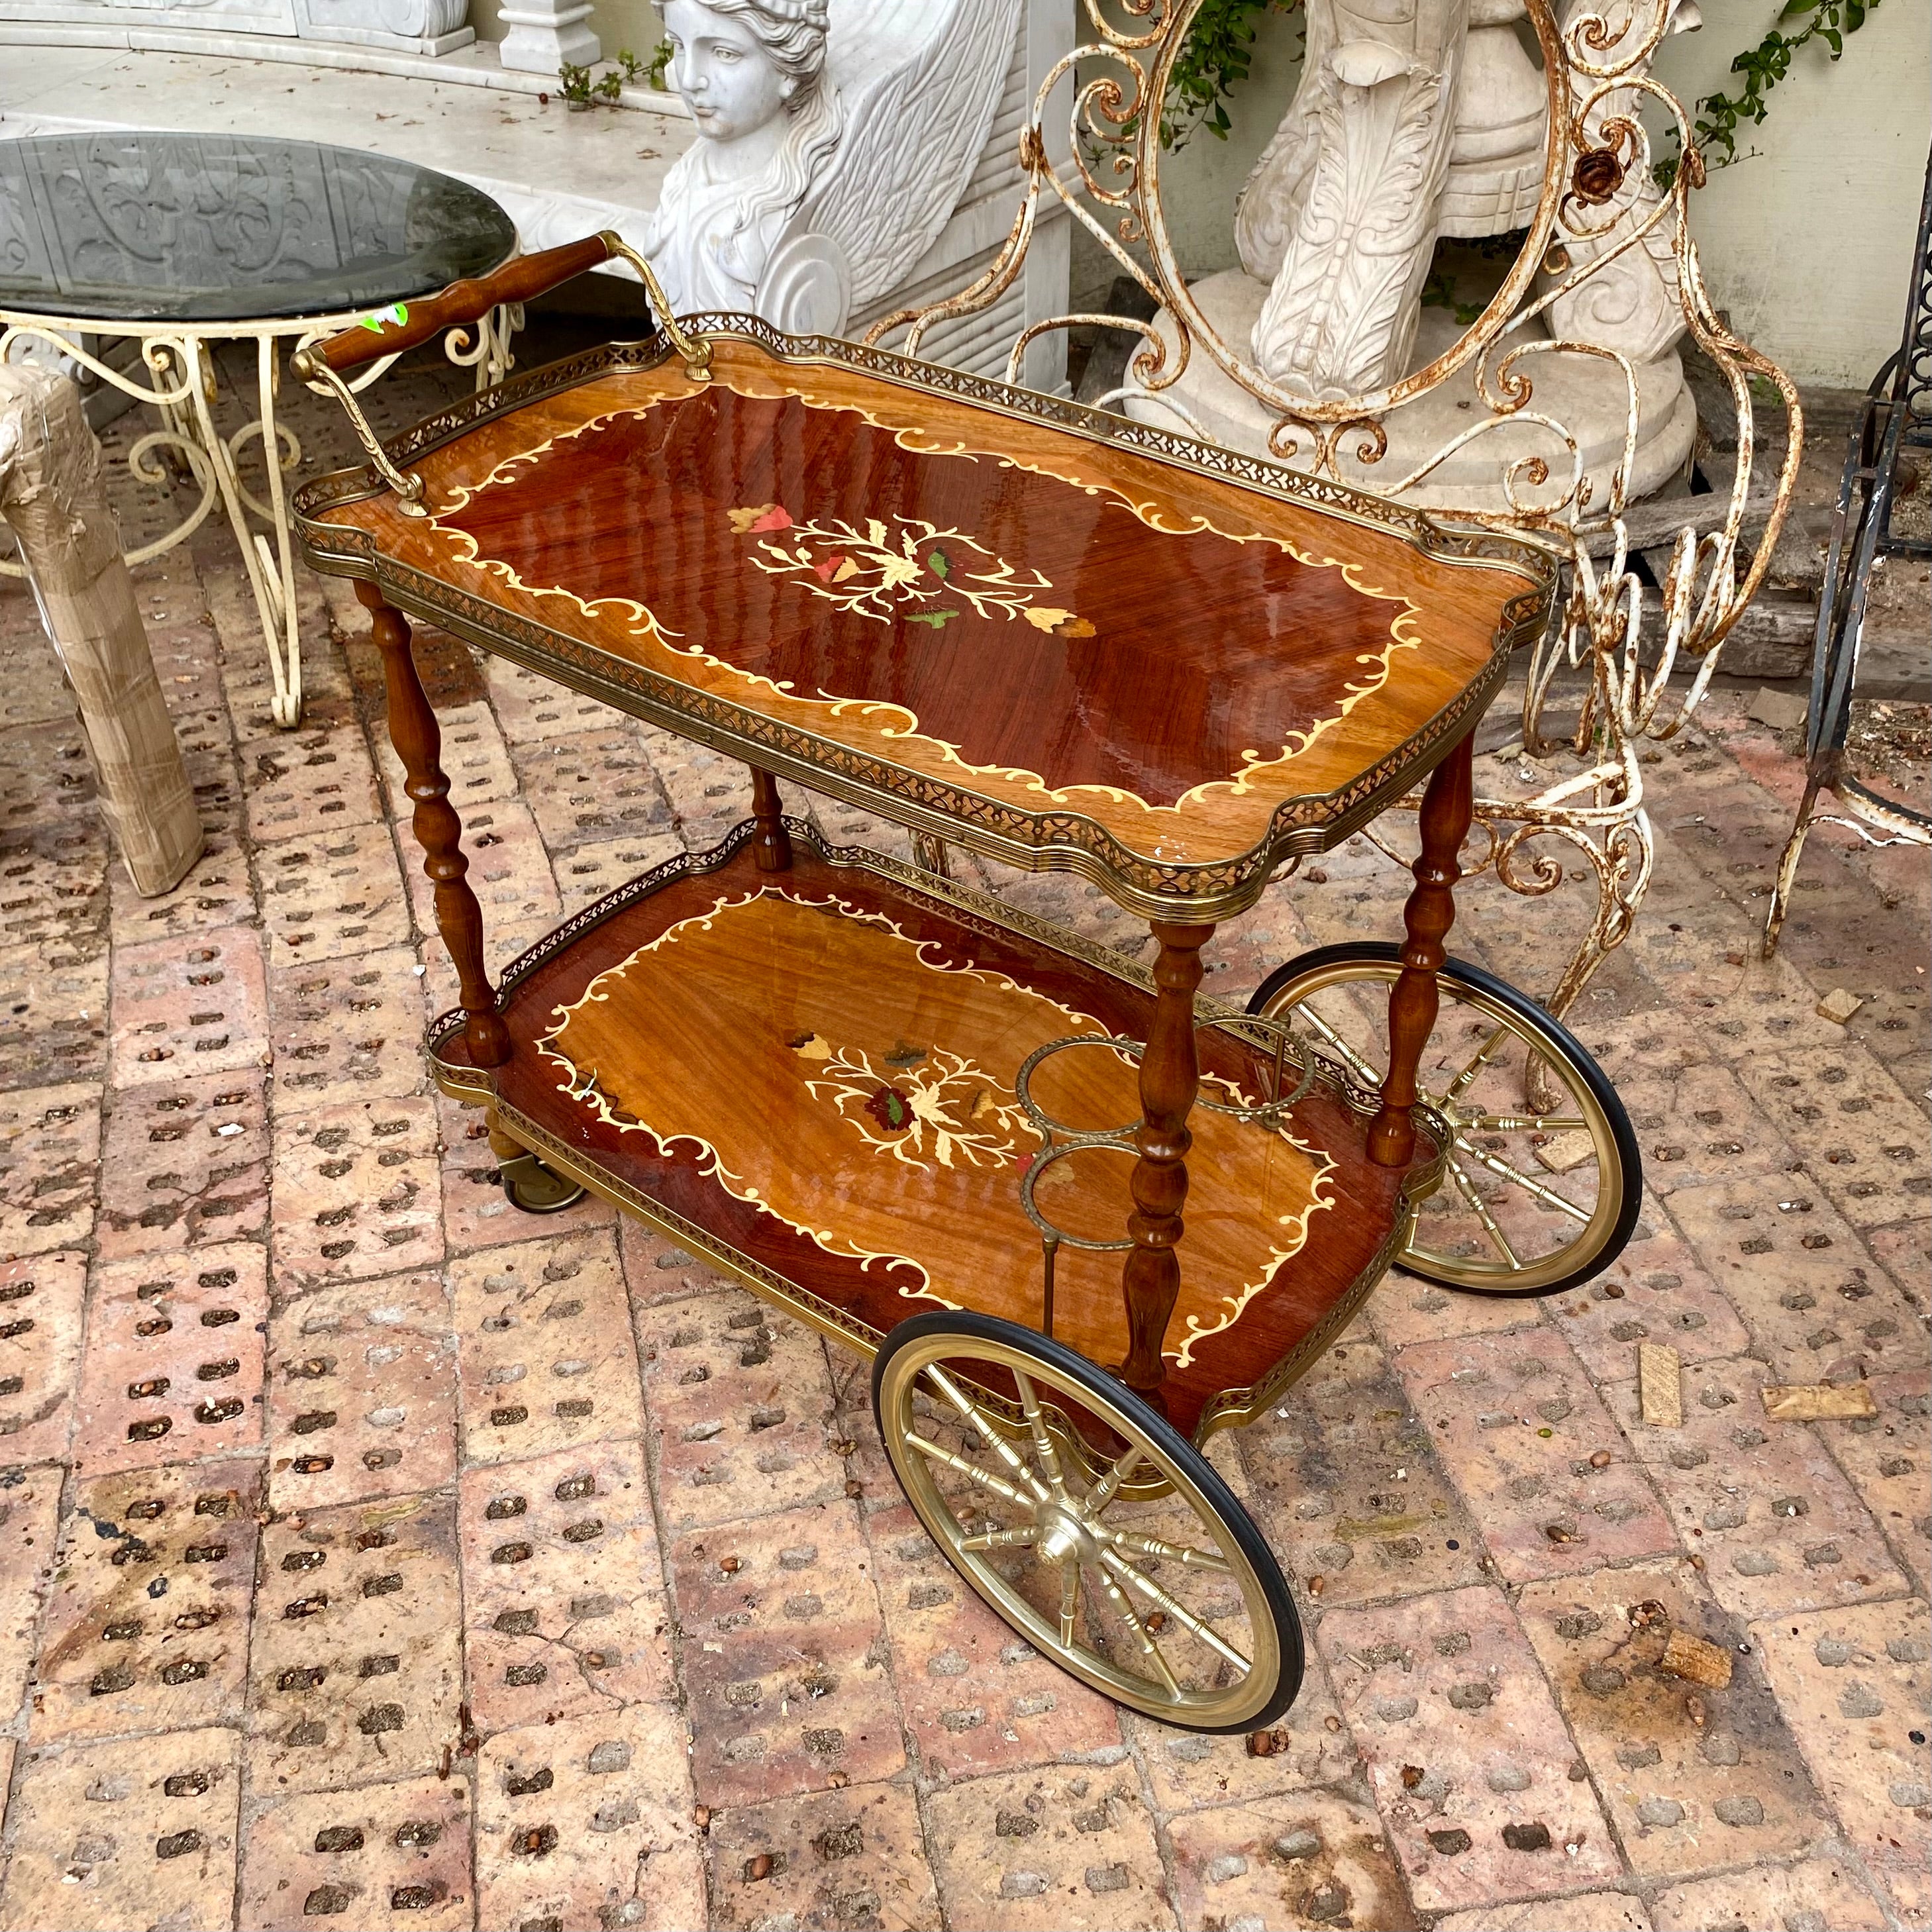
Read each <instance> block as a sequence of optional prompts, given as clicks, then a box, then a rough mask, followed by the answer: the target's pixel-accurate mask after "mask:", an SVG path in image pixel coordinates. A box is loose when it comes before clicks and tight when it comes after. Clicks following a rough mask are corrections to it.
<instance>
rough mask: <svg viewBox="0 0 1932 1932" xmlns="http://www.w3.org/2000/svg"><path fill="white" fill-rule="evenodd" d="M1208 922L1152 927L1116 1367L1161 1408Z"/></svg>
mask: <svg viewBox="0 0 1932 1932" xmlns="http://www.w3.org/2000/svg"><path fill="white" fill-rule="evenodd" d="M1213 934H1214V928H1213V927H1212V926H1163V925H1160V924H1159V923H1157V924H1156V925H1155V926H1154V938H1156V939H1157V940H1158V941H1160V959H1159V960H1158V961H1157V962H1156V963H1155V965H1154V984H1155V986H1157V988H1158V989H1160V990H1159V993H1158V995H1157V998H1156V999H1155V1001H1154V1024H1153V1025H1152V1027H1151V1028H1150V1029H1149V1031H1148V1043H1147V1051H1146V1052H1145V1053H1144V1054H1142V1056H1141V1124H1140V1127H1139V1130H1137V1131H1136V1133H1135V1136H1134V1142H1135V1145H1136V1148H1138V1149H1139V1159H1138V1160H1136V1162H1135V1163H1134V1171H1133V1178H1132V1179H1131V1180H1130V1182H1129V1187H1130V1189H1131V1190H1132V1191H1133V1197H1134V1211H1133V1214H1130V1215H1129V1216H1128V1217H1127V1232H1128V1234H1129V1235H1131V1236H1132V1237H1133V1243H1134V1245H1133V1248H1132V1250H1130V1252H1129V1253H1128V1256H1127V1265H1126V1266H1125V1268H1124V1269H1123V1270H1122V1271H1121V1292H1122V1293H1123V1294H1124V1296H1125V1297H1126V1300H1127V1360H1126V1361H1124V1362H1123V1363H1122V1364H1121V1366H1120V1368H1119V1370H1118V1371H1117V1373H1118V1374H1119V1376H1120V1378H1121V1381H1123V1382H1125V1383H1126V1384H1127V1386H1128V1388H1130V1389H1132V1390H1133V1391H1134V1393H1135V1394H1136V1395H1139V1396H1141V1397H1144V1398H1145V1400H1147V1401H1148V1402H1150V1403H1152V1404H1153V1405H1154V1407H1155V1408H1157V1409H1161V1410H1163V1412H1165V1407H1166V1405H1165V1404H1164V1403H1163V1401H1162V1400H1161V1394H1160V1385H1161V1382H1162V1380H1163V1378H1164V1376H1166V1373H1167V1371H1166V1365H1165V1364H1163V1361H1162V1360H1161V1353H1160V1345H1161V1343H1163V1341H1165V1340H1166V1338H1167V1324H1168V1319H1169V1316H1172V1314H1173V1313H1174V1304H1175V1297H1176V1296H1177V1295H1179V1294H1180V1292H1181V1258H1180V1256H1178V1255H1177V1254H1176V1253H1175V1251H1174V1250H1175V1244H1176V1243H1177V1242H1178V1241H1179V1240H1180V1239H1181V1208H1182V1205H1183V1204H1184V1202H1186V1201H1187V1150H1188V1149H1189V1148H1190V1147H1191V1146H1193V1144H1194V1136H1193V1135H1192V1134H1191V1133H1189V1132H1188V1130H1187V1116H1188V1115H1189V1114H1190V1112H1192V1111H1193V1106H1194V1096H1195V1093H1196V1090H1197V1089H1198V1088H1199V1086H1200V1084H1201V1069H1200V1063H1199V1061H1198V1060H1197V1059H1196V1056H1195V1045H1194V989H1195V988H1196V987H1197V986H1199V985H1200V983H1201V949H1202V947H1204V946H1205V945H1206V944H1207V943H1208V940H1209V939H1210V938H1211V937H1212V936H1213Z"/></svg>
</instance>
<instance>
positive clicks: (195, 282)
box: [0, 128, 518, 726]
mask: <svg viewBox="0 0 1932 1932" xmlns="http://www.w3.org/2000/svg"><path fill="white" fill-rule="evenodd" d="M516 251H517V230H516V224H515V223H514V222H512V221H511V219H510V217H509V216H508V214H505V212H504V211H503V210H502V208H499V206H498V205H496V202H493V201H492V200H491V199H490V197H489V196H487V194H485V193H483V192H482V190H481V189H479V188H475V187H471V186H470V185H469V184H468V183H467V182H464V181H458V180H455V178H452V176H450V175H445V174H440V173H438V172H437V171H436V170H435V169H433V168H425V167H419V166H416V164H415V163H413V162H410V161H404V160H398V159H397V158H396V157H395V156H393V155H390V154H365V153H363V152H362V151H359V150H357V149H355V148H337V147H331V146H329V145H325V144H323V143H322V142H315V141H280V140H273V139H263V138H259V137H257V136H239V135H233V134H187V133H166V132H163V131H158V130H148V129H143V128H120V129H103V130H89V131H87V132H84V133H62V134H40V135H29V136H24V137H23V138H21V139H16V140H0V360H5V359H7V358H8V357H9V356H19V355H20V354H21V353H23V351H25V352H26V353H34V350H36V349H37V350H38V351H39V353H42V354H46V353H49V352H51V353H53V354H55V355H56V356H58V357H59V358H60V359H62V363H63V365H64V366H67V367H70V368H72V367H76V366H78V367H80V368H86V369H88V370H90V371H92V373H93V374H95V376H96V377H98V378H99V380H101V381H102V382H104V383H110V384H111V385H113V386H114V387H115V388H117V389H121V391H123V392H125V393H126V394H127V395H130V396H133V398H135V399H136V401H140V402H143V403H146V404H149V405H151V407H154V408H155V409H157V410H159V411H160V416H161V423H160V428H158V429H157V430H155V431H152V432H151V433H150V434H148V435H145V436H143V437H140V438H139V439H138V440H136V443H134V445H133V448H132V449H130V451H129V452H128V458H127V460H128V463H129V466H130V468H132V469H133V470H134V472H135V473H136V475H137V476H138V477H139V478H141V479H142V481H146V482H148V483H153V482H154V481H157V478H158V477H159V476H160V475H161V474H162V473H163V472H158V471H157V469H156V468H155V466H154V460H153V458H154V452H155V451H157V449H158V450H160V451H161V452H163V453H164V454H165V455H167V456H168V457H169V459H170V460H172V464H173V466H174V468H175V471H176V472H177V473H178V474H179V475H184V476H185V477H187V478H190V479H191V480H192V483H193V486H194V489H195V493H196V501H195V502H194V503H193V507H192V508H190V510H189V511H188V512H187V514H186V515H185V516H184V517H183V518H182V519H181V521H180V522H179V523H178V524H177V525H176V526H175V528H174V529H172V530H170V531H169V532H167V533H166V535H164V536H162V537H160V538H157V539H156V540H155V541H154V542H151V543H149V544H144V545H142V546H141V547H139V548H138V549H136V550H130V551H129V552H128V553H127V555H128V561H129V562H130V563H132V562H140V561H142V559H145V558H146V557H149V556H155V555H157V554H158V553H160V551H162V550H167V549H169V548H170V547H172V546H173V545H174V544H178V543H179V542H181V541H183V540H184V538H187V536H188V535H190V534H191V533H192V532H193V531H194V530H196V529H198V528H199V526H201V524H202V523H203V522H205V520H207V518H208V517H209V516H210V515H211V514H213V513H214V510H215V508H217V505H219V507H220V508H221V509H222V510H223V511H225V513H226V516H227V518H228V521H229V526H230V528H231V529H233V532H234V534H235V539H236V543H237V544H238V545H239V547H240V549H241V551H242V562H243V564H244V565H245V568H246V569H247V571H248V579H249V585H250V588H251V590H252V591H253V592H254V600H255V605H256V610H257V615H258V616H259V617H260V620H261V625H262V634H263V642H264V643H265V645H266V647H267V650H268V655H269V666H270V668H271V670H272V672H273V673H274V680H275V695H274V699H273V703H272V715H273V716H274V718H275V722H276V723H277V724H282V725H284V726H293V724H296V723H297V722H298V721H299V720H300V718H301V716H302V652H301V640H300V637H299V632H298V627H297V622H296V594H295V552H294V547H293V541H292V538H291V535H290V527H289V519H288V503H287V492H286V490H285V489H284V476H285V475H286V473H287V472H289V471H290V470H292V469H293V468H294V466H296V463H298V462H299V460H300V459H301V455H302V449H301V446H300V444H299V443H298V442H297V441H296V438H295V437H294V435H293V433H292V432H291V431H290V430H289V428H287V425H284V424H281V423H279V422H278V421H277V419H276V398H277V395H278V390H279V388H280V368H279V358H280V356H281V354H282V353H283V352H284V350H291V349H296V348H299V347H301V346H302V344H304V343H305V342H307V341H313V340H314V339H315V338H317V337H319V336H323V335H331V334H333V333H334V332H335V331H336V330H338V329H341V328H343V327H344V326H346V325H347V324H349V323H353V322H355V321H356V320H358V319H359V318H360V317H364V316H366V315H368V314H370V313H371V311H383V310H386V309H389V308H392V307H393V306H394V305H396V304H398V303H401V304H405V305H407V303H409V302H412V301H414V300H416V299H419V298H420V297H422V296H428V295H431V294H433V293H435V292H436V291H437V290H440V289H443V288H446V287H448V286H449V284H451V283H452V282H453V281H460V280H462V279H463V278H466V277H474V276H478V275H487V274H488V273H489V272H490V271H491V270H492V269H497V268H499V267H501V266H502V264H503V263H505V262H506V261H507V260H509V259H510V257H511V256H513V255H514V254H515V253H516ZM517 319H518V318H517V314H516V312H515V311H511V310H507V309H497V310H495V311H492V312H491V313H490V314H489V315H487V316H486V317H484V318H483V319H482V320H481V321H480V322H479V323H477V324H476V325H475V326H474V327H472V328H469V329H463V330H459V331H455V332H452V334H450V335H448V336H446V338H445V341H444V347H445V350H446V353H447V354H448V355H449V357H450V359H452V361H453V362H458V363H461V364H466V365H471V366H472V367H474V368H475V371H476V375H477V386H478V388H479V389H480V388H484V387H487V386H488V385H489V384H490V383H494V382H496V381H499V380H501V378H502V377H503V375H504V374H506V373H507V372H508V368H509V367H510V363H511V356H510V353H509V338H510V334H511V329H512V328H513V326H514V324H515V323H516V321H517ZM114 341H123V342H125V341H133V343H135V344H136V345H137V358H138V359H136V360H135V361H134V362H133V364H132V365H131V366H130V363H129V360H128V359H127V356H126V355H125V353H122V354H121V355H120V356H115V354H114V353H113V351H112V350H111V349H110V347H109V345H110V344H111V343H113V342H114ZM218 343H230V344H236V345H238V347H242V353H244V354H245V353H247V349H246V345H248V344H252V345H253V347H254V362H255V370H254V376H255V381H254V398H253V403H254V416H253V419H252V420H250V421H247V422H244V423H243V424H242V426H241V427H240V428H239V429H229V430H227V431H222V430H217V428H216V426H215V416H214V409H215V401H216V397H217V393H218V389H219V386H218V385H217V382H216V380H215V362H214V344H218ZM384 367H386V364H379V365H377V367H376V368H373V369H371V371H368V374H367V376H366V377H365V379H364V380H365V381H373V380H376V379H377V377H379V376H380V374H381V371H382V369H383V368H384ZM223 373H224V375H225V376H226V377H227V379H228V380H230V381H231V382H233V378H234V376H235V374H236V371H234V370H233V368H232V367H230V368H227V369H226V370H225V371H224V372H223ZM143 375H145V377H146V379H147V380H146V382H145V384H144V383H142V380H141V379H142V376H143ZM234 386H235V387H236V389H237V391H238V392H239V394H240V395H242V396H243V397H244V398H246V397H247V396H248V384H247V383H246V380H242V381H241V382H239V383H234ZM358 386H359V387H361V386H363V384H362V383H359V384H358ZM245 407H246V405H245ZM250 443H256V444H257V445H259V449H260V454H261V455H262V456H263V459H264V460H263V464H262V467H263V471H264V472H266V478H265V482H264V483H263V484H262V485H261V486H259V487H260V488H261V494H260V495H257V494H256V493H254V492H252V491H251V490H250V489H249V487H248V485H247V484H245V482H244V481H243V480H242V473H241V470H240V469H239V455H240V454H241V453H242V452H244V451H245V450H246V449H247V448H248V445H249V444H250ZM270 451H273V452H275V453H276V458H277V460H275V461H269V460H266V458H267V455H268V452H270ZM251 517H254V518H255V519H257V520H259V522H260V523H266V524H267V525H268V526H269V531H268V532H266V533H265V532H263V531H262V530H260V529H258V528H256V527H254V526H251V523H250V518H251ZM0 571H5V572H7V574H10V575H18V574H20V565H17V564H16V563H13V562H8V561H7V560H6V559H0Z"/></svg>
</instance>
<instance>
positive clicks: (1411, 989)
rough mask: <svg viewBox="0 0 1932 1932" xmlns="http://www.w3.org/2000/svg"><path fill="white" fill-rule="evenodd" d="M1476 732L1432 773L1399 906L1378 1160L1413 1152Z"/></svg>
mask: <svg viewBox="0 0 1932 1932" xmlns="http://www.w3.org/2000/svg"><path fill="white" fill-rule="evenodd" d="M1474 743H1475V733H1473V732H1472V733H1470V735H1469V736H1468V737H1466V738H1465V739H1463V742H1461V743H1460V745H1457V747H1456V748H1455V749H1454V751H1451V753H1450V754H1449V755H1448V757H1446V758H1445V759H1444V760H1442V763H1440V764H1439V765H1438V766H1436V769H1435V770H1434V771H1433V772H1432V773H1430V779H1429V789H1428V790H1427V791H1425V792H1424V793H1423V794H1422V825H1421V829H1422V851H1421V856H1419V857H1418V859H1416V862H1415V867H1414V871H1415V891H1413V892H1411V893H1410V894H1409V903H1408V904H1406V906H1404V907H1403V914H1402V918H1403V926H1404V928H1405V929H1406V932H1407V934H1408V941H1407V944H1405V945H1404V947H1403V949H1402V971H1401V974H1400V976H1399V977H1397V980H1396V983H1395V984H1394V986H1393V987H1392V988H1391V989H1390V991H1389V1017H1388V1030H1389V1064H1388V1073H1387V1075H1386V1076H1385V1077H1384V1079H1383V1081H1382V1112H1380V1113H1379V1114H1378V1115H1376V1118H1375V1121H1374V1122H1373V1124H1372V1125H1371V1126H1370V1129H1369V1158H1370V1160H1373V1161H1374V1162H1375V1163H1376V1164H1377V1166H1381V1167H1402V1166H1406V1164H1407V1163H1408V1161H1409V1158H1410V1157H1411V1156H1412V1154H1414V1153H1415V1122H1414V1121H1412V1120H1411V1119H1410V1118H1409V1109H1410V1108H1412V1106H1415V1101H1416V1085H1415V1076H1416V1070H1417V1068H1418V1067H1420V1066H1421V1064H1422V1049H1424V1047H1425V1046H1427V1045H1428V1043H1429V1036H1430V1034H1431V1033H1432V1032H1433V1031H1434V1029H1435V1026H1436V1004H1437V1001H1436V971H1437V969H1438V968H1439V967H1440V966H1441V965H1442V962H1443V959H1444V957H1445V953H1444V950H1443V946H1442V941H1443V939H1444V938H1445V936H1446V935H1447V934H1448V931H1449V929H1450V927H1451V926H1452V925H1454V922H1455V919H1456V898H1455V892H1454V887H1455V884H1456V881H1457V880H1458V879H1460V877H1462V876H1463V874H1462V870H1461V868H1460V866H1459V865H1457V854H1458V853H1460V852H1461V850H1462V849H1463V840H1464V838H1466V837H1467V836H1468V835H1469V820H1470V816H1471V805H1472V793H1473V779H1472V775H1471V771H1470V754H1471V750H1472V746H1473V745H1474Z"/></svg>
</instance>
